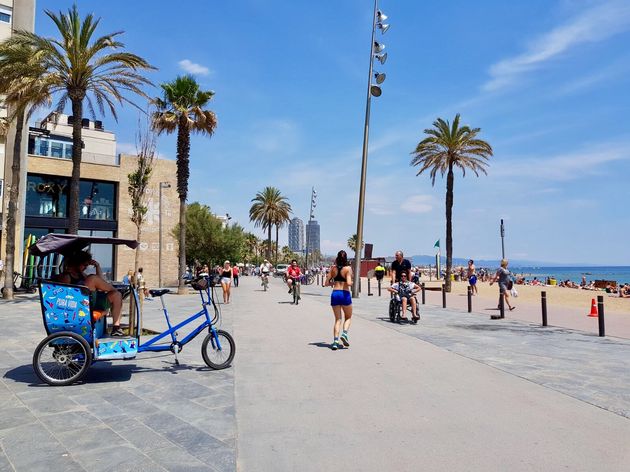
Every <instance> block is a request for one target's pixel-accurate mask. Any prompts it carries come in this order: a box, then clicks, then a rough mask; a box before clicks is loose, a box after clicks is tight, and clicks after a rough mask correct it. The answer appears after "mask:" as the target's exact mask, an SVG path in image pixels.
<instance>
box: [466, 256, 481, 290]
mask: <svg viewBox="0 0 630 472" xmlns="http://www.w3.org/2000/svg"><path fill="white" fill-rule="evenodd" d="M467 275H468V283H469V284H470V290H471V291H472V294H473V295H477V294H478V292H477V270H476V269H475V261H473V260H472V259H471V260H469V261H468V274H467Z"/></svg>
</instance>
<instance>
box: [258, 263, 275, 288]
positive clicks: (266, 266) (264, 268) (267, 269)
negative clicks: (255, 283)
mask: <svg viewBox="0 0 630 472" xmlns="http://www.w3.org/2000/svg"><path fill="white" fill-rule="evenodd" d="M259 269H260V278H261V279H262V283H261V285H264V284H265V280H268V278H269V274H270V273H271V270H272V269H273V266H272V265H271V262H269V261H268V260H267V259H265V260H264V261H263V263H262V264H260V268H259Z"/></svg>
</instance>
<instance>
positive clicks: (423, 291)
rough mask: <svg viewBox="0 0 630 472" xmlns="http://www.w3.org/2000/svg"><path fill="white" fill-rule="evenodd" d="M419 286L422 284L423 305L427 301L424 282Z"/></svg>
mask: <svg viewBox="0 0 630 472" xmlns="http://www.w3.org/2000/svg"><path fill="white" fill-rule="evenodd" d="M421 286H422V304H423V305H425V304H426V303H427V292H426V291H425V290H424V282H422V284H421Z"/></svg>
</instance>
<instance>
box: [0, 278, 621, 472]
mask: <svg viewBox="0 0 630 472" xmlns="http://www.w3.org/2000/svg"><path fill="white" fill-rule="evenodd" d="M328 295H329V289H324V288H321V287H315V286H308V287H303V290H302V301H301V303H300V305H298V306H294V305H291V304H290V303H289V301H290V296H289V295H288V294H287V291H286V288H285V286H284V285H282V284H281V282H280V281H279V280H277V279H274V280H272V283H271V288H270V291H269V292H262V291H261V290H260V287H259V286H258V282H257V279H254V278H250V277H242V278H241V286H240V287H239V288H238V289H235V290H234V299H233V303H231V304H230V305H226V306H222V311H223V320H224V328H226V329H228V330H229V331H231V332H232V333H233V334H234V337H235V339H236V343H237V352H236V358H235V362H234V366H233V368H231V369H228V370H225V371H219V372H216V371H210V370H208V369H207V368H205V366H204V364H203V361H202V360H201V356H200V352H199V345H200V341H201V340H200V339H199V340H196V341H195V342H194V343H193V345H189V346H186V348H185V350H184V351H183V352H182V354H181V355H180V360H181V361H182V365H180V366H179V367H178V366H175V365H174V363H173V358H172V356H171V355H155V354H149V355H146V356H144V355H141V356H140V357H139V358H138V359H135V360H132V361H127V362H118V363H113V364H110V363H102V364H96V365H95V366H94V367H93V368H92V369H91V371H90V373H89V375H88V378H87V381H86V382H85V383H84V384H81V385H75V386H72V387H65V388H51V387H46V386H42V385H41V384H40V383H39V382H38V381H37V379H36V377H35V376H34V374H33V372H32V369H31V367H30V360H31V356H32V352H33V350H34V348H35V346H36V344H37V343H38V342H39V341H40V340H41V339H42V338H43V337H44V333H43V327H42V325H41V315H40V313H39V309H38V306H37V305H36V303H35V302H34V301H29V300H25V299H22V300H20V301H19V302H17V303H3V304H0V319H2V322H3V331H2V335H1V336H0V372H1V373H2V376H1V384H0V471H4V470H9V471H11V470H18V471H22V470H24V471H38V470H49V469H55V468H57V467H58V468H60V470H152V471H153V470H182V471H183V470H186V471H188V470H210V471H213V470H214V471H231V470H236V469H238V470H244V471H294V470H300V471H311V470H312V471H321V470H330V469H345V470H353V471H354V470H356V471H371V470H379V471H382V470H403V471H407V470H409V471H412V470H448V471H460V470H461V471H477V470H479V471H482V470H483V471H488V470H490V471H504V470H510V471H521V470H522V471H525V470H527V471H532V470H533V471H539V470H540V471H542V470H545V471H547V470H572V471H573V470H584V471H590V470H602V471H623V470H628V468H629V467H630V450H629V448H628V446H627V445H628V444H629V443H630V388H629V383H630V381H629V380H628V374H627V373H628V372H629V371H630V356H629V355H628V354H629V353H630V341H628V340H624V339H619V338H599V337H597V336H595V335H593V334H590V333H585V332H580V331H572V330H568V329H561V328H541V327H539V326H537V325H535V324H531V323H527V322H523V321H517V320H513V319H510V318H508V319H507V320H502V321H499V322H497V321H490V320H488V319H487V317H486V316H485V315H486V314H487V313H481V314H480V313H473V314H467V313H465V311H463V310H461V309H458V308H456V307H454V308H448V309H446V310H444V309H442V308H441V307H439V306H435V305H430V306H426V307H424V308H423V311H422V317H423V318H422V320H421V322H420V323H419V324H418V325H417V326H413V325H393V324H391V323H390V322H389V321H388V320H387V316H386V313H387V302H388V297H381V298H380V299H379V298H378V297H376V296H374V297H368V296H367V294H366V293H364V294H363V295H362V297H361V298H360V299H358V300H356V303H355V319H354V322H353V326H352V328H351V332H350V341H351V347H350V348H349V349H344V350H341V351H336V352H333V351H331V350H330V349H329V348H328V345H329V343H330V341H331V337H332V333H331V331H332V315H331V313H330V307H329V306H328ZM166 300H167V304H168V305H169V307H170V308H172V309H173V311H177V310H178V309H181V311H180V313H181V315H177V316H176V319H183V317H184V313H183V312H185V313H187V312H188V311H190V310H192V309H193V307H195V306H196V298H195V296H181V297H178V296H167V297H166ZM145 307H146V312H145V318H146V324H147V326H148V327H151V328H161V327H162V323H163V322H162V321H161V319H160V313H159V304H158V302H157V301H154V302H146V304H145ZM482 315H483V316H482ZM508 316H509V315H508ZM62 468H63V469H62Z"/></svg>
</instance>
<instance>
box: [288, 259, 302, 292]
mask: <svg viewBox="0 0 630 472" xmlns="http://www.w3.org/2000/svg"><path fill="white" fill-rule="evenodd" d="M301 277H302V271H301V270H300V267H299V266H298V264H297V261H296V260H295V259H293V260H292V261H291V265H290V266H289V268H288V269H287V286H288V287H289V293H291V290H292V289H293V283H294V280H297V281H298V282H299V281H300V278H301Z"/></svg>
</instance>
